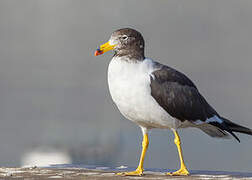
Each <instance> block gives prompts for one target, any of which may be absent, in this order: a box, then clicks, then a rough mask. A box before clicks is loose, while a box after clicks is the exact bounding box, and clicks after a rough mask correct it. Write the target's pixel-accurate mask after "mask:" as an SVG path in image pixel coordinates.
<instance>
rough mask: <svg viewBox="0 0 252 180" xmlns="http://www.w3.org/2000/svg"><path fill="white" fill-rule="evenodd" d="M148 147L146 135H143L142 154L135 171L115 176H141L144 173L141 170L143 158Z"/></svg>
mask: <svg viewBox="0 0 252 180" xmlns="http://www.w3.org/2000/svg"><path fill="white" fill-rule="evenodd" d="M148 145H149V140H148V134H147V133H145V134H144V135H143V142H142V154H141V158H140V161H139V165H138V167H137V169H136V170H135V171H131V172H121V173H117V175H125V176H142V175H143V171H144V169H143V163H144V157H145V153H146V151H147V148H148Z"/></svg>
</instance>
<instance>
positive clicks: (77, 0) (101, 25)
mask: <svg viewBox="0 0 252 180" xmlns="http://www.w3.org/2000/svg"><path fill="white" fill-rule="evenodd" d="M251 19H252V1H251V0H239V1H238V0H190V1H188V0H155V1H154V0H138V1H133V0H125V1H119V0H106V1H104V0H85V1H84V0H1V1H0V166H23V165H29V164H34V159H36V160H38V161H44V160H46V159H48V161H47V162H45V164H46V163H49V164H50V163H74V164H78V163H81V164H89V165H92V164H95V165H100V166H120V165H128V166H131V167H136V166H137V163H138V158H139V156H140V152H141V139H142V137H141V136H142V135H141V131H140V129H139V128H138V127H137V126H136V125H135V124H133V123H132V122H130V121H128V120H126V119H125V118H124V117H122V115H121V114H120V113H119V111H118V110H117V108H116V107H115V105H114V104H113V103H112V100H111V98H110V95H109V92H108V87H107V78H106V73H107V66H108V63H109V61H110V59H111V56H112V52H111V53H107V54H105V55H103V56H99V57H94V56H93V54H94V51H95V49H96V48H97V47H98V45H100V44H101V43H104V42H106V41H107V40H108V39H109V37H110V34H111V33H112V32H113V31H114V30H116V29H119V28H123V27H131V28H135V29H137V30H139V31H140V32H141V33H142V34H143V36H144V37H145V40H146V56H147V57H150V58H153V59H156V60H159V61H160V62H161V63H164V64H167V65H169V66H172V67H174V68H177V69H178V70H180V71H182V72H184V73H185V74H187V75H188V76H189V77H190V78H191V79H192V80H193V81H194V82H195V84H196V85H197V86H198V88H199V90H200V92H201V93H202V94H203V95H204V96H205V97H206V99H207V100H208V101H209V103H210V104H211V105H212V106H213V107H215V108H216V109H217V111H218V112H219V113H220V114H222V115H223V116H225V117H227V118H229V119H231V120H233V121H235V122H237V123H240V124H242V125H244V126H248V127H250V128H252V119H251V118H252V108H251V106H252V93H251V92H252V78H251V77H252V61H251V59H252V36H251V32H252V20H251ZM180 134H181V138H182V142H183V145H182V146H183V149H184V155H185V160H186V162H187V164H188V167H189V168H190V169H194V170H227V171H250V172H251V171H252V137H249V136H246V135H240V136H239V137H240V139H241V143H237V142H236V141H235V140H234V139H231V140H219V139H213V138H210V137H208V136H207V135H205V134H204V133H202V132H201V131H200V130H197V129H185V130H182V131H181V133H180ZM149 147H150V148H149V150H148V153H147V157H146V161H145V167H148V168H168V169H176V168H178V167H179V160H178V155H177V150H176V146H175V145H174V144H173V135H172V133H171V132H170V131H168V130H152V132H151V137H150V146H149ZM37 163H38V162H37ZM35 164H36V163H35Z"/></svg>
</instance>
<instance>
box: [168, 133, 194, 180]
mask: <svg viewBox="0 0 252 180" xmlns="http://www.w3.org/2000/svg"><path fill="white" fill-rule="evenodd" d="M172 131H173V133H174V135H175V138H174V143H175V144H176V145H177V148H178V153H179V159H180V169H179V170H178V171H176V172H173V173H167V175H172V176H187V175H189V171H188V170H187V168H186V165H185V163H184V159H183V154H182V149H181V146H180V138H179V135H178V132H177V131H176V130H174V129H173V130H172Z"/></svg>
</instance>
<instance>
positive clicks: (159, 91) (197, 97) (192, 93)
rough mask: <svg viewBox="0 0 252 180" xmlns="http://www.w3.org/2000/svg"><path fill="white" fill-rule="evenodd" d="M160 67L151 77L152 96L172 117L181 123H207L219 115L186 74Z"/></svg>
mask: <svg viewBox="0 0 252 180" xmlns="http://www.w3.org/2000/svg"><path fill="white" fill-rule="evenodd" d="M156 65H157V66H159V67H160V69H159V70H157V71H154V72H153V73H152V75H151V84H150V86H151V95H152V97H153V98H154V99H155V100H156V101H157V102H158V104H159V105H160V106H161V107H162V108H163V109H165V110H166V111H167V112H168V113H169V114H170V115H171V116H172V117H175V118H176V119H179V120H181V121H185V120H189V121H196V120H201V121H205V120H206V119H207V118H210V117H213V116H214V115H218V114H217V112H216V111H215V110H214V109H213V108H212V107H211V106H210V105H209V104H208V103H207V101H206V100H205V99H204V97H202V96H201V94H200V93H199V91H198V90H197V87H196V86H195V85H194V84H193V82H192V81H191V80H190V79H189V78H188V77H186V76H185V75H184V74H182V73H180V72H178V71H176V70H175V69H173V68H170V67H168V66H164V65H161V64H158V63H157V64H156Z"/></svg>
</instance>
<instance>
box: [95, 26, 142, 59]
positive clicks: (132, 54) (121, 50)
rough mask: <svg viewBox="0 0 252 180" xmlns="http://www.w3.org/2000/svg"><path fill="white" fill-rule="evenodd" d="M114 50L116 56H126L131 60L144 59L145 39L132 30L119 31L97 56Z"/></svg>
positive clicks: (114, 33) (99, 50)
mask: <svg viewBox="0 0 252 180" xmlns="http://www.w3.org/2000/svg"><path fill="white" fill-rule="evenodd" d="M110 50H114V51H115V56H117V57H122V56H126V57H127V58H129V59H136V60H143V59H144V39H143V36H142V35H141V34H140V33H139V32H138V31H136V30H134V29H130V28H124V29H119V30H117V31H115V32H113V33H112V35H111V37H110V39H109V41H108V42H107V43H105V44H103V45H101V46H100V48H99V49H98V50H97V51H96V52H95V56H98V55H101V54H103V53H104V52H107V51H110Z"/></svg>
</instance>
